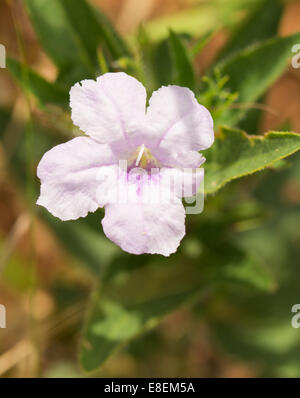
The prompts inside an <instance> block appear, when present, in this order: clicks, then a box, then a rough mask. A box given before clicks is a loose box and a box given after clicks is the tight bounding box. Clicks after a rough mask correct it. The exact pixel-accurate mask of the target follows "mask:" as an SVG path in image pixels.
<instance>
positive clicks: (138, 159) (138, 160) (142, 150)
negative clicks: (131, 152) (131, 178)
mask: <svg viewBox="0 0 300 398" xmlns="http://www.w3.org/2000/svg"><path fill="white" fill-rule="evenodd" d="M144 150H145V145H144V144H143V145H142V146H141V149H140V152H139V154H138V157H137V159H136V162H135V165H136V166H138V165H139V163H140V161H141V159H142V156H143V154H144Z"/></svg>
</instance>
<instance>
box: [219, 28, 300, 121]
mask: <svg viewBox="0 0 300 398" xmlns="http://www.w3.org/2000/svg"><path fill="white" fill-rule="evenodd" d="M299 41H300V34H295V35H292V36H288V37H280V38H275V39H272V40H269V41H267V42H264V43H262V44H259V45H257V46H254V47H252V48H250V49H247V50H245V51H243V52H242V53H239V54H237V55H236V56H234V57H233V58H231V59H230V60H229V61H228V62H224V63H223V64H222V65H221V66H220V73H221V75H222V76H228V77H229V81H228V83H227V85H226V88H227V89H229V90H230V91H231V92H233V93H235V92H238V93H239V98H238V103H239V105H238V107H237V108H236V109H229V110H227V111H226V112H224V113H223V114H222V116H221V117H220V118H219V119H218V120H217V124H219V125H220V124H229V125H233V124H236V123H237V122H238V121H239V120H240V119H241V118H242V117H243V116H244V115H245V113H246V112H247V109H249V108H251V106H253V103H255V101H257V100H258V99H259V98H260V97H261V96H262V95H263V94H264V93H265V91H266V90H267V89H268V88H269V87H270V86H271V85H272V84H273V83H274V82H275V81H276V80H277V79H278V78H279V77H280V75H281V74H282V73H283V71H284V70H285V69H286V67H287V64H288V60H289V59H290V58H291V56H292V53H291V48H292V46H293V44H295V43H298V42H299Z"/></svg>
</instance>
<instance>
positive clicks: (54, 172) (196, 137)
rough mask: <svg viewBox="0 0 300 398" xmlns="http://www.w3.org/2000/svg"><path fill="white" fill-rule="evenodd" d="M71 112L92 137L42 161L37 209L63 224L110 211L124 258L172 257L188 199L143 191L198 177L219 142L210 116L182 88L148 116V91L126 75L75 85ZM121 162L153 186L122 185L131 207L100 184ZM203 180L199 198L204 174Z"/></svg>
mask: <svg viewBox="0 0 300 398" xmlns="http://www.w3.org/2000/svg"><path fill="white" fill-rule="evenodd" d="M70 105H71V108H72V120H73V122H74V124H75V125H76V126H78V127H79V128H80V129H81V130H82V131H84V132H85V133H86V134H87V136H81V137H77V138H74V139H72V140H70V141H69V142H66V143H65V144H61V145H57V146H56V147H54V148H52V149H51V150H50V151H49V152H47V153H46V154H45V155H44V156H43V158H42V159H41V161H40V163H39V166H38V170H37V175H38V177H39V178H40V180H41V194H40V197H39V199H38V201H37V204H39V205H41V206H44V207H46V208H47V209H48V210H49V211H50V212H51V213H52V214H53V215H54V216H56V217H59V218H60V219H61V220H74V219H77V218H79V217H85V216H86V215H87V214H88V212H94V211H96V210H97V208H99V207H105V217H104V218H103V220H102V226H103V230H104V233H105V235H106V236H107V237H108V238H109V239H111V240H112V241H113V242H115V243H116V244H117V245H119V246H120V247H121V248H122V249H123V250H125V251H127V252H129V253H133V254H142V253H151V254H154V253H157V254H163V255H165V256H168V255H170V254H171V253H174V252H175V251H176V250H177V248H178V246H179V244H180V241H181V239H182V238H183V236H184V235H185V210H184V207H183V204H182V200H181V197H182V196H183V195H184V194H183V193H182V192H176V195H177V196H176V198H175V199H174V200H173V201H172V203H166V202H162V203H147V202H145V201H144V200H143V199H144V196H145V195H146V191H149V188H150V190H151V189H152V188H154V187H155V186H157V185H159V186H160V187H161V188H162V190H168V189H171V188H170V187H167V186H164V176H165V175H167V174H168V171H172V172H173V173H174V174H175V175H180V174H181V173H184V170H183V168H193V169H197V168H199V166H200V165H201V164H202V163H203V162H204V160H205V159H204V158H203V156H202V155H201V154H200V153H199V152H198V151H200V150H204V149H207V148H209V147H210V146H211V145H212V143H213V141H214V131H213V120H212V118H211V115H210V113H209V112H208V110H207V109H206V108H205V107H203V106H202V105H200V104H199V103H198V102H197V100H196V98H195V96H194V94H193V92H192V91H191V90H189V89H188V88H184V87H178V86H168V87H161V88H160V89H159V90H157V91H155V92H154V93H153V94H152V96H151V98H150V100H149V106H148V108H147V110H146V90H145V88H144V86H143V85H142V84H141V83H139V82H138V81H137V80H136V79H134V78H133V77H131V76H128V75H127V74H125V73H122V72H121V73H106V74H104V75H102V76H100V77H99V78H98V79H97V80H96V81H94V80H83V81H82V82H81V83H80V84H79V83H77V84H75V85H74V86H73V87H72V89H71V91H70ZM120 160H127V161H128V167H129V168H128V171H130V168H131V167H134V166H135V165H138V166H139V167H140V168H143V169H144V170H145V173H146V175H149V180H148V182H149V184H144V183H143V182H141V180H139V181H138V180H135V181H129V179H128V178H127V179H126V178H125V179H124V178H123V179H122V183H121V184H123V185H124V186H126V185H128V186H129V185H130V188H131V191H132V192H133V195H134V196H135V198H136V200H135V202H134V203H133V202H131V203H118V202H116V201H114V200H112V196H113V195H112V193H113V192H114V191H115V190H116V183H117V182H118V181H116V180H115V179H113V181H111V180H109V179H105V178H103V179H101V178H99V174H100V175H101V174H102V173H103V174H105V175H106V172H107V171H109V172H113V173H112V174H111V175H114V176H117V175H118V174H117V173H114V172H115V171H116V170H117V169H118V167H119V166H118V165H119V161H120ZM153 167H155V168H158V169H162V168H164V169H163V172H162V176H159V177H158V178H156V177H155V176H154V177H153V176H150V168H153ZM200 170H203V169H200ZM200 176H201V178H200V179H199V178H198V179H197V181H196V182H195V183H194V186H193V191H194V193H195V191H196V190H197V188H198V185H199V184H200V182H201V179H202V178H203V173H200ZM123 177H124V176H123ZM114 178H118V177H114ZM143 184H144V185H143ZM146 187H147V188H146ZM132 192H131V194H132ZM102 193H103V197H102ZM110 194H111V195H110Z"/></svg>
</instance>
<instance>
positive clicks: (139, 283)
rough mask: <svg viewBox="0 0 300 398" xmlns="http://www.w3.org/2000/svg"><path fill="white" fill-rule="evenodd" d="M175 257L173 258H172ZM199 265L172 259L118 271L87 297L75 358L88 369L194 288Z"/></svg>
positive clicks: (196, 292)
mask: <svg viewBox="0 0 300 398" xmlns="http://www.w3.org/2000/svg"><path fill="white" fill-rule="evenodd" d="M177 259H178V257H177ZM199 284H200V269H199V267H195V266H191V265H189V264H185V265H184V267H183V266H182V263H181V264H180V263H179V262H178V261H174V259H173V260H172V261H171V262H169V264H168V265H166V263H164V264H157V265H152V266H149V267H143V268H141V269H137V270H135V271H133V272H131V273H125V274H120V273H118V274H117V275H116V276H115V277H114V279H113V280H111V281H106V282H105V283H104V284H103V287H102V288H99V289H98V290H97V291H96V292H95V294H94V296H93V298H92V301H91V307H90V310H89V314H88V317H87V319H86V323H85V326H84V336H83V340H82V342H81V348H80V361H81V365H82V366H83V368H84V369H85V370H86V371H88V372H90V371H94V370H96V369H97V368H98V367H99V366H101V365H102V364H103V363H104V361H105V360H106V359H107V358H108V357H109V356H110V355H111V354H112V353H113V352H114V351H115V350H116V349H118V348H120V347H121V346H122V345H123V344H124V343H127V342H128V340H130V339H132V338H135V337H137V336H138V335H140V334H141V333H143V332H145V331H147V330H149V329H150V328H153V327H155V326H156V325H157V324H158V323H159V322H160V321H161V320H162V318H163V317H164V316H165V315H167V314H169V313H170V312H172V311H174V310H175V309H176V308H178V307H180V306H181V305H183V304H186V303H188V302H189V301H190V300H191V301H193V300H194V299H196V298H197V297H198V295H199V294H200V292H201V291H202V290H201V289H199Z"/></svg>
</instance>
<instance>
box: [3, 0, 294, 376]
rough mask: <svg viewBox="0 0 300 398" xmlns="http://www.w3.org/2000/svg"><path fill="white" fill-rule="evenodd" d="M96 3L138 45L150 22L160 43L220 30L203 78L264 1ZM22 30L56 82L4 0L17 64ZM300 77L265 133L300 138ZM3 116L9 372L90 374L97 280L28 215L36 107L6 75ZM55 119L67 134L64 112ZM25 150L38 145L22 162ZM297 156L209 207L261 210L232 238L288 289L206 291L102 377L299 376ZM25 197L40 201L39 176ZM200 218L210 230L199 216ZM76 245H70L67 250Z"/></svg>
mask: <svg viewBox="0 0 300 398" xmlns="http://www.w3.org/2000/svg"><path fill="white" fill-rule="evenodd" d="M91 3H92V4H93V5H94V6H96V7H100V8H101V10H102V11H103V12H104V13H105V14H106V15H107V16H108V17H109V18H110V20H111V21H112V22H113V24H114V26H115V27H116V28H117V29H118V31H119V32H120V33H121V34H122V35H123V36H126V37H127V38H128V40H129V41H130V40H133V38H134V35H135V33H136V32H137V30H138V29H139V27H140V25H141V23H143V26H144V28H145V31H146V32H147V34H148V35H149V36H150V37H151V38H152V39H153V40H161V39H163V38H164V37H166V35H167V33H168V29H169V28H170V27H171V28H173V29H176V30H179V31H180V30H183V31H184V32H187V33H190V34H197V35H201V34H205V33H206V32H208V31H216V33H215V34H214V35H213V36H212V38H211V39H210V40H209V41H208V43H207V44H206V45H205V47H204V50H203V51H202V52H201V54H200V55H199V56H198V57H197V59H196V61H195V64H196V70H197V73H199V74H200V73H203V72H204V71H205V70H207V68H208V67H209V65H211V63H212V62H213V60H214V59H216V57H217V55H218V53H219V51H221V49H222V47H223V46H224V45H225V43H226V41H227V39H228V35H229V32H230V30H231V29H232V27H233V26H235V25H236V24H237V22H238V21H239V20H241V19H242V18H243V16H244V15H245V13H246V12H247V11H248V10H249V9H251V7H253V6H254V3H255V0H243V1H238V0H211V1H201V0H163V1H162V0H143V1H140V0H92V1H91ZM12 15H14V18H13V17H12ZM16 27H17V31H19V34H20V37H21V38H22V43H23V45H24V53H25V54H26V59H27V62H28V64H29V65H31V66H32V67H33V68H34V69H35V70H37V71H39V72H40V74H41V75H43V76H44V77H46V78H47V79H49V80H50V81H54V80H55V78H56V76H57V69H56V67H55V66H54V64H53V63H52V62H51V61H50V60H49V58H48V57H47V56H46V54H45V53H44V52H43V50H42V48H41V46H40V45H39V42H38V39H37V37H36V35H35V32H34V30H33V28H32V25H31V22H30V20H29V18H28V15H27V13H26V12H25V10H24V5H23V2H22V1H21V0H19V1H4V0H0V43H3V44H5V46H6V49H7V52H8V53H9V54H10V55H13V56H15V57H16V58H18V57H20V43H19V44H18V40H17V35H16ZM299 28H300V1H291V2H286V5H285V9H284V12H283V15H282V18H281V21H280V27H279V35H281V36H286V35H288V34H291V33H294V32H298V31H299ZM299 73H300V72H299V69H298V70H295V69H292V68H289V70H288V71H287V72H286V73H285V74H284V76H282V77H281V78H280V79H279V81H277V82H276V84H275V85H274V86H273V87H272V88H271V90H269V92H268V93H267V96H266V98H265V105H264V111H263V114H262V118H261V120H260V124H259V131H260V132H262V131H268V130H272V129H282V128H284V127H283V126H286V129H290V130H291V131H295V132H299V131H300V112H299V109H300V74H299ZM0 109H1V112H0V126H1V140H2V143H1V145H0V167H1V168H0V198H1V201H0V303H1V304H4V305H5V306H6V308H7V329H1V330H0V376H1V377H39V376H43V377H80V376H85V374H84V373H83V372H82V370H81V369H80V368H79V365H78V361H77V349H76V347H77V345H78V341H79V336H80V333H81V324H82V320H83V318H84V317H85V308H86V304H87V301H88V300H89V295H90V291H91V287H92V286H93V284H94V280H93V277H92V276H91V275H90V273H89V272H87V271H86V269H85V268H84V267H80V265H79V262H81V261H82V259H80V258H77V259H74V256H72V257H71V256H70V254H69V252H67V251H65V248H64V247H63V245H62V244H61V240H65V241H67V240H68V239H69V238H68V236H65V235H62V236H59V235H58V234H55V233H53V230H50V229H49V227H48V226H47V225H46V224H45V223H44V222H43V221H42V220H41V219H40V218H37V217H36V216H34V215H33V213H35V210H34V208H33V209H31V210H30V209H28V205H27V204H26V197H24V192H23V191H22V189H21V187H20V184H19V182H18V180H17V179H15V177H14V174H13V171H12V169H13V167H11V162H15V161H17V160H15V158H14V153H15V150H16V148H17V147H18V145H19V142H20V141H21V140H22V135H23V134H27V137H29V138H28V142H29V146H30V142H31V141H30V139H31V138H30V126H28V115H29V109H28V103H27V102H26V98H25V97H24V94H23V93H22V92H21V90H20V89H19V88H18V87H17V85H16V84H15V82H14V81H13V80H12V78H11V77H10V75H9V73H8V71H7V70H4V69H1V70H0ZM30 112H32V115H33V117H37V118H38V119H39V121H40V123H41V125H42V126H43V128H45V129H47V128H48V127H49V119H47V118H46V119H44V115H43V114H42V113H41V112H40V111H39V110H38V109H36V108H35V107H34V106H32V105H31V104H30ZM52 123H53V125H54V126H56V127H57V128H58V130H59V115H55V116H54V120H53V121H52ZM24 125H26V126H27V127H26V128H25V133H24ZM287 126H288V127H287ZM250 133H251V131H250ZM4 148H5V150H4ZM47 149H49V148H48V147H45V150H47ZM28 154H29V155H30V149H29V152H28V151H27V152H25V153H24V157H26V156H29V155H28ZM299 160H300V158H299V155H298V156H296V155H295V156H294V157H293V160H292V161H291V162H293V167H288V166H286V167H285V168H283V169H280V171H278V172H275V173H274V172H273V171H268V172H267V173H265V174H264V175H259V177H257V176H254V177H249V178H248V179H247V183H243V182H242V183H240V182H238V183H233V184H231V185H230V187H226V188H225V189H224V190H222V193H221V194H220V196H216V197H213V198H212V199H211V200H210V201H209V203H207V212H208V214H210V213H209V212H210V209H218V210H219V211H220V212H222V201H223V202H224V203H225V202H226V201H227V202H228V203H230V202H231V206H232V207H234V206H235V205H237V207H238V209H240V211H243V209H244V208H246V207H247V205H248V208H247V209H246V212H247V211H250V212H251V206H252V207H253V206H254V207H255V206H256V207H258V208H260V209H262V211H263V213H264V216H266V218H267V219H266V220H265V218H264V217H263V219H261V218H260V217H259V220H256V219H255V218H254V219H251V220H250V221H249V222H248V223H247V221H243V222H236V223H235V224H234V228H233V230H232V231H230V233H231V234H232V238H233V239H235V240H236V241H237V242H238V245H239V246H241V247H245V248H246V249H247V250H248V251H251V252H253V254H254V255H255V256H259V257H260V258H262V259H263V260H264V262H265V263H266V264H267V267H268V268H270V270H271V272H272V273H273V274H274V275H275V276H276V280H277V281H279V282H280V289H279V288H275V287H274V290H273V293H272V294H270V295H266V294H263V293H260V292H253V291H251V290H249V291H248V290H247V289H246V290H242V289H241V288H240V287H239V286H234V287H232V286H231V285H230V286H227V285H226V284H225V285H223V287H222V288H221V289H219V290H218V291H217V292H214V293H213V294H212V293H211V292H210V291H208V293H207V295H205V297H204V298H203V300H202V301H201V305H197V306H194V307H193V308H192V309H187V308H184V309H181V310H178V311H176V312H175V313H174V314H172V315H170V316H168V317H167V318H166V319H165V320H164V321H163V322H162V323H161V324H160V325H159V326H158V327H157V328H156V329H155V330H153V331H150V332H148V333H146V334H145V335H144V336H143V337H141V338H139V339H137V340H135V341H133V342H132V343H131V344H130V345H129V346H127V347H126V348H125V349H123V350H122V351H121V352H119V353H118V354H117V355H115V356H113V357H112V358H110V359H109V361H108V362H107V363H106V364H105V365H104V367H103V368H102V369H101V371H100V372H98V373H97V375H100V376H111V377H141V376H145V377H147V376H149V377H151V376H161V377H168V376H174V377H176V376H177V377H179V376H191V377H258V376H261V375H271V376H286V375H287V376H296V377H299V376H300V357H299V355H300V332H297V330H296V331H295V330H293V329H291V327H290V318H291V314H290V308H291V306H292V305H293V304H295V303H297V302H299V299H300V268H299V266H300V261H299V254H300V253H299V246H300V232H299V221H300V182H299V181H300V162H299ZM25 163H26V162H25ZM31 171H32V170H31ZM24 178H26V173H25V175H24ZM27 194H28V195H29V197H30V195H31V194H32V193H31V182H30V178H29V179H27ZM231 198H234V199H231ZM33 207H34V206H33ZM249 208H250V210H249ZM225 211H226V210H225ZM212 212H216V210H212ZM269 212H271V213H272V215H271V216H270V217H268V213H269ZM198 221H199V223H201V216H200V217H199V219H198ZM97 228H100V227H99V225H97ZM191 229H192V227H191ZM99 234H100V229H99ZM200 236H201V234H200ZM101 239H102V240H101V241H100V238H99V252H101V255H102V256H103V257H104V260H105V259H106V258H107V259H109V258H110V256H111V253H113V252H114V250H115V249H114V247H113V245H112V244H111V243H110V242H108V241H107V240H104V239H103V238H102V236H101ZM89 242H90V241H89V236H87V237H86V242H83V243H82V244H83V245H85V247H86V248H87V250H88V244H89ZM72 244H74V243H73V242H72V239H71V241H70V242H69V246H70V247H72ZM183 250H186V252H187V253H188V255H187V259H189V258H192V259H195V258H197V256H198V251H199V250H200V251H201V246H200V244H199V242H197V241H196V242H195V241H193V240H192V239H190V240H187V243H186V247H184V248H183ZM169 261H172V258H171V260H169ZM179 261H180V260H179ZM181 261H183V260H181ZM184 261H186V260H184ZM90 264H93V259H91V261H90Z"/></svg>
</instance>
